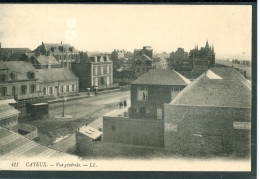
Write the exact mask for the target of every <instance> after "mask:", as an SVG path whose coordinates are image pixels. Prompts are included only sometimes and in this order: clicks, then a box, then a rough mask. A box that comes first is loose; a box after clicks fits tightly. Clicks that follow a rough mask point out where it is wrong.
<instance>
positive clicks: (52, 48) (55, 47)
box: [34, 43, 78, 53]
mask: <svg viewBox="0 0 260 179" xmlns="http://www.w3.org/2000/svg"><path fill="white" fill-rule="evenodd" d="M60 47H62V49H61V48H60ZM42 50H45V51H46V52H47V51H49V52H50V53H66V52H67V53H77V52H78V50H77V49H75V48H74V47H73V46H72V45H70V44H57V43H42V44H41V45H39V46H38V47H37V48H36V49H35V50H34V52H37V51H40V52H42Z"/></svg>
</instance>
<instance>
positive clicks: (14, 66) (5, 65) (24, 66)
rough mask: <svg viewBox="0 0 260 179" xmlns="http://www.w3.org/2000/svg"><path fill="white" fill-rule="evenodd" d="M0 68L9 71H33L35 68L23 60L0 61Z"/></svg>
mask: <svg viewBox="0 0 260 179" xmlns="http://www.w3.org/2000/svg"><path fill="white" fill-rule="evenodd" d="M0 70H9V71H11V72H18V73H24V72H33V71H35V68H34V67H33V65H32V64H31V63H29V62H23V61H0Z"/></svg>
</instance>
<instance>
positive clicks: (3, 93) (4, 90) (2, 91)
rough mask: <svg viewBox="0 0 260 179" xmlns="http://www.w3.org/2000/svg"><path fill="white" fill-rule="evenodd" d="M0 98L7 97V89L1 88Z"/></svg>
mask: <svg viewBox="0 0 260 179" xmlns="http://www.w3.org/2000/svg"><path fill="white" fill-rule="evenodd" d="M0 92H1V96H6V95H7V87H1V91H0Z"/></svg>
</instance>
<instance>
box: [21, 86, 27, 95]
mask: <svg viewBox="0 0 260 179" xmlns="http://www.w3.org/2000/svg"><path fill="white" fill-rule="evenodd" d="M26 93H27V86H26V85H22V86H21V94H26Z"/></svg>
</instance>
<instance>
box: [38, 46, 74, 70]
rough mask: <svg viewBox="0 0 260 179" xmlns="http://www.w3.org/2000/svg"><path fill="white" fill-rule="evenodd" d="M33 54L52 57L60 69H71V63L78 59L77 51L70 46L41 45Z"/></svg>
mask: <svg viewBox="0 0 260 179" xmlns="http://www.w3.org/2000/svg"><path fill="white" fill-rule="evenodd" d="M33 52H35V53H36V54H41V55H50V54H51V55H53V56H54V57H55V58H56V59H57V60H59V62H60V63H61V66H62V67H67V68H70V67H71V63H72V62H74V61H75V60H77V59H78V58H79V51H78V50H77V49H75V48H74V47H73V46H71V45H70V44H62V42H61V44H52V43H43V42H42V44H41V45H39V46H38V47H37V48H36V49H35V50H34V51H33Z"/></svg>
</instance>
